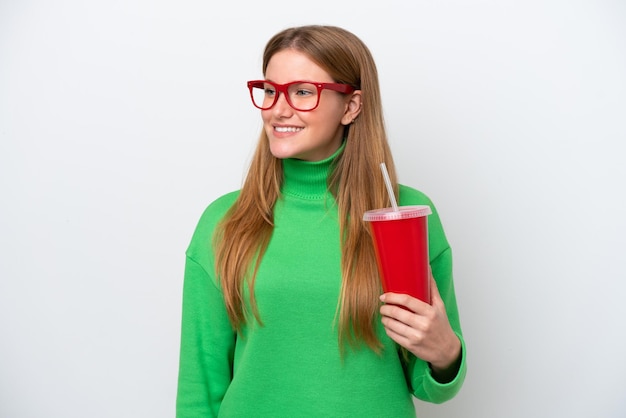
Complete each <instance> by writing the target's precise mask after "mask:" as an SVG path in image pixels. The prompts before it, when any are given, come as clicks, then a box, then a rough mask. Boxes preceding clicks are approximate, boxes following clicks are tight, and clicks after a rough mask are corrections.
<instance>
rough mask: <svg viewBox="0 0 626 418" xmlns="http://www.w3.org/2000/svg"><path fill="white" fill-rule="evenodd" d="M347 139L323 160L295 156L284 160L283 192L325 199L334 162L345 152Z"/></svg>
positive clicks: (308, 197) (303, 197)
mask: <svg viewBox="0 0 626 418" xmlns="http://www.w3.org/2000/svg"><path fill="white" fill-rule="evenodd" d="M344 148H345V141H344V142H343V143H342V144H341V146H340V147H339V149H337V151H335V153H334V154H333V155H331V156H330V157H328V158H326V159H324V160H321V161H304V160H298V159H295V158H286V159H284V160H283V175H284V180H283V187H282V190H281V192H282V193H283V194H285V195H291V196H295V197H299V198H302V199H323V198H325V197H326V196H327V192H328V181H327V180H328V175H329V174H330V169H331V165H332V162H333V160H334V159H335V158H337V156H338V155H340V154H341V153H342V152H343V149H344Z"/></svg>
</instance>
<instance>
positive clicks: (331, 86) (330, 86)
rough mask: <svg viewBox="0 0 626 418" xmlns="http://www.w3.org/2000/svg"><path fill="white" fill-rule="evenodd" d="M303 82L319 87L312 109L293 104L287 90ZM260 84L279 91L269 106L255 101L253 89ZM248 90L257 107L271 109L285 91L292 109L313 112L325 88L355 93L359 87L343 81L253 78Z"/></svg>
mask: <svg viewBox="0 0 626 418" xmlns="http://www.w3.org/2000/svg"><path fill="white" fill-rule="evenodd" d="M302 83H308V84H313V85H314V86H315V87H316V88H317V102H316V103H315V106H313V107H312V108H311V109H306V110H302V109H298V108H297V107H295V106H294V105H293V103H291V98H290V97H289V92H288V91H287V89H288V88H289V87H290V86H292V85H294V84H302ZM259 84H269V85H271V86H273V87H274V88H275V89H276V92H277V93H278V94H276V95H275V96H274V101H273V102H272V104H271V105H269V106H268V107H262V106H258V105H257V104H256V103H255V101H254V94H253V93H252V89H254V88H258V85H259ZM248 90H250V99H251V100H252V104H253V105H254V107H256V108H257V109H261V110H270V109H271V108H273V107H274V106H275V105H276V102H278V97H280V93H283V96H285V99H286V101H287V103H288V104H289V106H291V108H292V109H294V110H296V111H298V112H311V111H312V110H315V109H317V107H318V106H319V105H320V97H321V96H322V91H323V90H332V91H336V92H339V93H343V94H350V93H353V92H354V91H355V90H357V89H356V88H355V87H354V86H351V85H350V84H343V83H321V82H318V81H307V80H298V81H291V82H289V83H285V84H278V83H274V82H273V81H269V80H251V81H248Z"/></svg>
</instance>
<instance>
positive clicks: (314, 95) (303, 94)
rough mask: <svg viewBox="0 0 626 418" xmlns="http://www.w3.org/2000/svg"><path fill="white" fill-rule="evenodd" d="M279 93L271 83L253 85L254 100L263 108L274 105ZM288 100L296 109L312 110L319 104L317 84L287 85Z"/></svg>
mask: <svg viewBox="0 0 626 418" xmlns="http://www.w3.org/2000/svg"><path fill="white" fill-rule="evenodd" d="M279 93H280V92H279V91H277V89H276V87H275V86H273V85H271V84H269V83H258V84H255V85H253V86H252V100H254V104H255V105H256V106H258V107H260V108H262V109H269V108H270V107H272V106H273V105H274V102H275V101H276V100H277V94H279ZM283 93H284V92H283ZM287 101H288V102H289V104H290V105H291V107H293V108H294V109H296V110H311V109H313V108H315V107H316V106H317V102H318V91H317V86H316V85H315V84H312V83H296V84H291V85H289V86H288V87H287Z"/></svg>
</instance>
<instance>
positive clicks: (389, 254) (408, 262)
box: [363, 205, 432, 303]
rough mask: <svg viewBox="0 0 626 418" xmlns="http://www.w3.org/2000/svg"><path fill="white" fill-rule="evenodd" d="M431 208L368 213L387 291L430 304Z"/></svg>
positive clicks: (410, 207)
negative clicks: (429, 253)
mask: <svg viewBox="0 0 626 418" xmlns="http://www.w3.org/2000/svg"><path fill="white" fill-rule="evenodd" d="M431 213H432V211H431V209H430V206H426V205H421V206H399V207H398V208H397V210H396V209H394V208H384V209H375V210H369V211H367V212H365V214H364V215H363V220H364V221H367V222H369V225H370V228H371V231H372V238H373V243H374V249H375V251H376V261H377V264H378V272H379V274H380V279H381V284H382V287H383V291H384V292H385V293H387V292H393V293H404V294H408V295H411V296H413V297H415V298H417V299H420V300H422V301H424V302H426V303H430V275H429V260H428V215H430V214H431Z"/></svg>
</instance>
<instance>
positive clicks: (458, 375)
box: [381, 248, 467, 403]
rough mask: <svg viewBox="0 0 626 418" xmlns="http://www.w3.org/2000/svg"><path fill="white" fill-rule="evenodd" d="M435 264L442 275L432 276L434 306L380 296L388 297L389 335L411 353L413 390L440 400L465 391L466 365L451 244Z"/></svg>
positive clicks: (430, 399)
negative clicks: (463, 385) (462, 387)
mask: <svg viewBox="0 0 626 418" xmlns="http://www.w3.org/2000/svg"><path fill="white" fill-rule="evenodd" d="M431 266H432V271H433V275H434V277H436V278H437V281H436V282H435V280H434V279H432V280H433V283H432V286H431V289H432V291H431V294H432V305H428V304H426V303H424V302H422V301H420V300H418V299H415V298H412V297H410V296H408V295H401V294H393V293H388V294H385V295H383V296H382V297H381V299H382V300H383V302H385V305H383V306H382V307H381V315H382V316H383V325H384V326H385V330H386V332H387V334H388V335H389V337H390V338H392V339H393V340H394V341H396V342H397V343H398V344H400V345H401V346H402V347H404V348H405V349H406V350H407V351H408V352H409V353H410V354H409V356H408V358H407V364H406V370H407V377H408V380H409V382H410V384H411V389H412V392H413V394H414V395H415V396H416V397H417V398H419V399H421V400H424V401H428V402H433V403H441V402H445V401H447V400H449V399H451V398H453V397H454V396H455V395H456V394H457V392H458V391H459V390H460V388H461V386H462V384H463V381H464V378H465V374H466V371H467V365H466V353H465V343H464V341H463V337H462V333H461V328H460V323H459V314H458V309H457V305H456V297H455V293H454V286H453V282H452V268H451V266H452V260H451V254H450V249H449V248H448V249H447V250H446V251H444V252H443V253H442V254H440V255H439V256H437V257H436V258H435V259H434V260H432V261H431ZM396 305H402V306H406V307H408V308H409V309H411V310H412V311H413V312H409V311H407V310H405V309H402V308H401V307H399V306H396Z"/></svg>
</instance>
